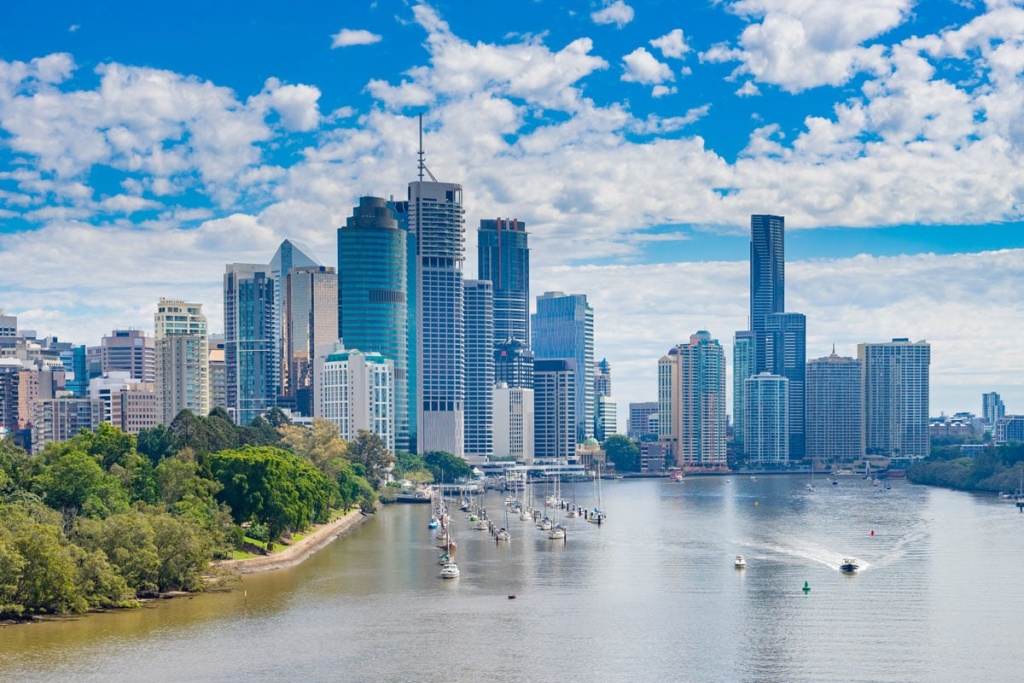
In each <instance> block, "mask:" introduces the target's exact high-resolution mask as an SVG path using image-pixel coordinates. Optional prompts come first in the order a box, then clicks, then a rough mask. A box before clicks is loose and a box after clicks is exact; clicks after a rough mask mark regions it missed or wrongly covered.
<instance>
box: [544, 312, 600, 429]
mask: <svg viewBox="0 0 1024 683" xmlns="http://www.w3.org/2000/svg"><path fill="white" fill-rule="evenodd" d="M532 321H533V330H532V332H533V353H534V357H535V359H536V360H535V362H534V367H535V368H536V367H537V365H536V364H537V363H538V362H540V361H541V360H546V359H557V358H561V359H567V360H572V361H574V363H575V370H576V392H575V401H576V439H577V441H579V442H580V443H582V442H583V441H584V440H585V439H588V438H590V437H592V436H594V309H593V308H591V307H590V304H588V303H587V295H586V294H564V293H562V292H545V293H544V294H542V295H541V296H539V297H537V312H536V313H534V314H533V316H532ZM534 388H535V389H536V370H534ZM538 424H540V420H539V419H538Z"/></svg>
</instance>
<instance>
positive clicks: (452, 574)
mask: <svg viewBox="0 0 1024 683" xmlns="http://www.w3.org/2000/svg"><path fill="white" fill-rule="evenodd" d="M440 577H441V578H442V579H457V578H459V565H457V564H455V563H454V562H449V563H448V564H446V565H445V566H443V567H441V574H440Z"/></svg>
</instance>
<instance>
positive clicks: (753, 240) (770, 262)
mask: <svg viewBox="0 0 1024 683" xmlns="http://www.w3.org/2000/svg"><path fill="white" fill-rule="evenodd" d="M785 227H786V219H785V218H784V217H782V216H768V215H753V216H751V217H750V330H751V331H752V332H753V333H754V337H755V340H756V345H755V353H756V356H755V363H754V370H755V373H760V372H764V371H765V370H768V361H767V358H766V356H765V349H766V342H765V318H766V316H767V315H768V314H769V313H781V312H782V311H784V310H786V258H785Z"/></svg>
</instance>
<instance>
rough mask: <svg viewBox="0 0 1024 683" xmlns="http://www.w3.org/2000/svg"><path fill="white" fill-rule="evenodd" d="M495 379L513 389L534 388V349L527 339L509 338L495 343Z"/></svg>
mask: <svg viewBox="0 0 1024 683" xmlns="http://www.w3.org/2000/svg"><path fill="white" fill-rule="evenodd" d="M494 381H495V382H504V383H505V384H507V385H508V386H509V387H510V388H513V389H517V388H518V389H532V388H533V351H531V350H530V347H529V346H527V345H526V342H525V341H520V340H519V339H512V338H509V339H506V340H504V341H503V342H501V343H499V344H497V345H495V347H494Z"/></svg>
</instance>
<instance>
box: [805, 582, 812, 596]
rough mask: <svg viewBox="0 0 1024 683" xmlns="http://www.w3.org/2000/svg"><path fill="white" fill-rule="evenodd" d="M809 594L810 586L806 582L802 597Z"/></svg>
mask: <svg viewBox="0 0 1024 683" xmlns="http://www.w3.org/2000/svg"><path fill="white" fill-rule="evenodd" d="M810 592H811V584H810V583H809V582H807V581H804V595H807V594H808V593H810Z"/></svg>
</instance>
